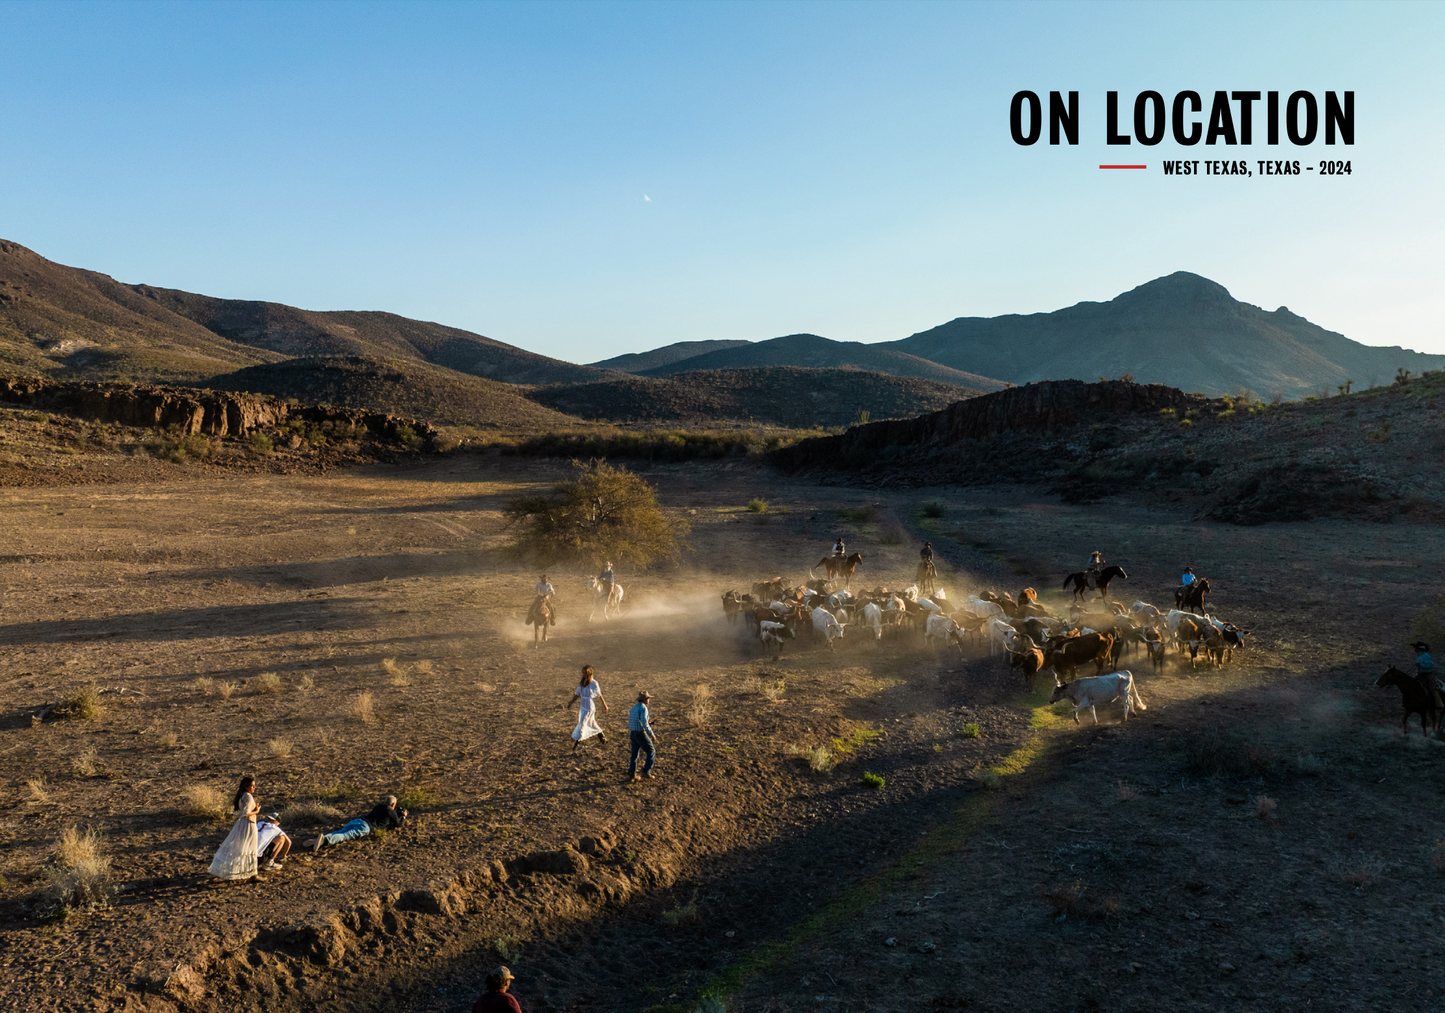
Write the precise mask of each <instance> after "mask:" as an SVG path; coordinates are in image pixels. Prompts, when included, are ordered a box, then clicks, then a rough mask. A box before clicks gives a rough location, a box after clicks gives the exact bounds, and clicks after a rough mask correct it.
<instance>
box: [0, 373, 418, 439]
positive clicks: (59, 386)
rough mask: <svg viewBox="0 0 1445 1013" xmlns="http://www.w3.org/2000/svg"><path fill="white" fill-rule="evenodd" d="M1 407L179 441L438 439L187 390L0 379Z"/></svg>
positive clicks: (394, 425)
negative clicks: (302, 425)
mask: <svg viewBox="0 0 1445 1013" xmlns="http://www.w3.org/2000/svg"><path fill="white" fill-rule="evenodd" d="M0 403H6V404H11V405H25V406H27V407H31V408H38V409H43V410H45V411H51V412H59V413H62V414H66V415H75V416H78V417H81V418H86V419H95V420H98V421H103V422H118V423H121V424H122V425H128V426H144V427H156V428H162V429H168V428H170V427H172V426H174V427H176V429H177V430H178V431H179V432H180V433H181V434H183V435H189V434H191V433H204V434H205V435H207V436H246V435H248V434H250V433H252V432H254V431H256V430H261V429H272V428H276V427H279V426H284V425H286V424H287V423H288V422H292V421H302V422H309V423H322V422H340V423H345V424H347V425H348V426H350V427H351V428H353V429H356V430H364V431H366V432H368V433H370V434H371V435H373V436H376V437H379V438H382V439H395V438H397V437H398V435H399V433H398V430H399V429H400V428H402V427H406V428H409V429H411V431H412V432H413V433H415V434H416V435H417V436H419V437H421V438H422V439H425V440H432V439H434V438H435V437H436V430H435V429H433V428H432V426H430V425H429V424H427V423H425V422H421V421H418V420H416V419H407V418H399V417H397V416H395V415H387V414H385V413H382V412H368V411H362V410H359V409H352V408H336V407H332V406H330V405H301V404H291V403H289V402H286V401H279V400H276V399H275V398H268V397H265V396H264V395H253V394H238V393H233V392H229V391H215V390H197V389H192V388H188V387H157V386H150V385H140V384H130V383H95V382H89V381H62V380H49V379H45V378H43V377H37V376H0Z"/></svg>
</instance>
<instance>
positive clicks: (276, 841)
mask: <svg viewBox="0 0 1445 1013" xmlns="http://www.w3.org/2000/svg"><path fill="white" fill-rule="evenodd" d="M256 853H257V855H258V856H259V857H258V859H257V860H258V861H259V862H260V865H261V868H263V869H265V870H266V871H268V872H271V871H274V870H276V869H279V868H281V863H283V862H285V861H286V856H287V855H289V854H290V853H291V838H290V837H288V836H287V835H286V833H285V831H283V830H282V829H281V816H280V814H279V813H266V815H264V816H258V817H256Z"/></svg>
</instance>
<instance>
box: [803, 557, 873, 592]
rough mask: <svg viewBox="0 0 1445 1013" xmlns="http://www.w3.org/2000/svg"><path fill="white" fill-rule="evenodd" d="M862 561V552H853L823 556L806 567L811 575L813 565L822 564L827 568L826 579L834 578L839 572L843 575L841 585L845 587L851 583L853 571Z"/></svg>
mask: <svg viewBox="0 0 1445 1013" xmlns="http://www.w3.org/2000/svg"><path fill="white" fill-rule="evenodd" d="M862 562H863V554H862V553H861V552H855V553H853V554H852V555H851V556H824V557H823V558H822V559H820V560H818V562H817V563H815V564H814V565H813V566H810V567H808V576H810V577H811V576H812V575H813V570H814V568H815V567H818V566H822V567H826V568H827V570H828V579H829V580H835V579H837V577H838V575H839V574H842V575H843V585H844V586H845V587H846V586H848V585H850V584H852V583H853V571H854V570H856V569H858V566H859V564H860V563H862Z"/></svg>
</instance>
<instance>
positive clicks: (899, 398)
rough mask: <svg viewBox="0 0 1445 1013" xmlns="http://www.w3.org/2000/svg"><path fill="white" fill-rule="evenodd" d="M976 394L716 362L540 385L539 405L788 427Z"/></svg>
mask: <svg viewBox="0 0 1445 1013" xmlns="http://www.w3.org/2000/svg"><path fill="white" fill-rule="evenodd" d="M978 393H980V392H979V391H978V390H976V389H971V388H965V387H957V386H954V385H953V384H949V383H939V382H936V381H932V380H921V379H918V378H915V377H903V376H890V375H888V374H885V373H874V372H866V371H864V370H860V369H801V368H798V367H792V366H770V367H762V368H758V369H714V370H704V371H701V372H696V373H680V374H677V375H675V376H671V377H667V378H665V379H664V378H654V377H643V376H614V377H613V378H611V379H608V380H603V381H600V382H596V383H586V384H571V385H568V386H565V387H544V388H541V389H539V390H537V391H534V392H533V393H532V395H531V396H532V398H533V399H534V400H536V401H539V402H540V403H542V404H545V405H548V406H549V407H552V408H555V409H557V410H558V411H565V412H567V413H569V414H572V415H578V416H581V417H583V418H588V419H596V420H606V421H614V422H679V421H684V422H694V421H695V422H701V423H707V424H715V423H717V422H719V421H734V422H740V423H757V424H760V425H777V426H787V427H789V428H794V429H806V428H813V427H826V426H842V425H848V424H849V423H852V422H856V421H857V420H858V418H859V416H860V413H862V412H867V413H869V415H870V416H871V417H873V418H907V417H910V416H914V415H918V414H920V413H922V412H929V411H935V410H937V409H939V408H942V407H943V406H944V405H948V404H952V403H954V402H956V401H959V400H961V399H963V398H968V397H974V396H976V395H977V394H978Z"/></svg>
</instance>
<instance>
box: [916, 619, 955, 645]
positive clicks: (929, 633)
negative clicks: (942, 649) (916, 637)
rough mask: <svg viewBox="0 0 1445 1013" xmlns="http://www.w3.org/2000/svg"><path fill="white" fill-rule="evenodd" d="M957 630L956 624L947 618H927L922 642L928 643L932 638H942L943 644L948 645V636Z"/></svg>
mask: <svg viewBox="0 0 1445 1013" xmlns="http://www.w3.org/2000/svg"><path fill="white" fill-rule="evenodd" d="M957 630H958V623H956V622H954V621H953V620H952V619H949V618H948V617H947V616H932V615H931V616H929V617H928V624H927V625H926V626H925V627H924V629H923V642H924V643H930V642H931V641H932V640H933V638H934V637H942V638H943V642H944V643H945V644H947V643H948V635H949V634H950V633H954V632H956V631H957Z"/></svg>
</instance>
